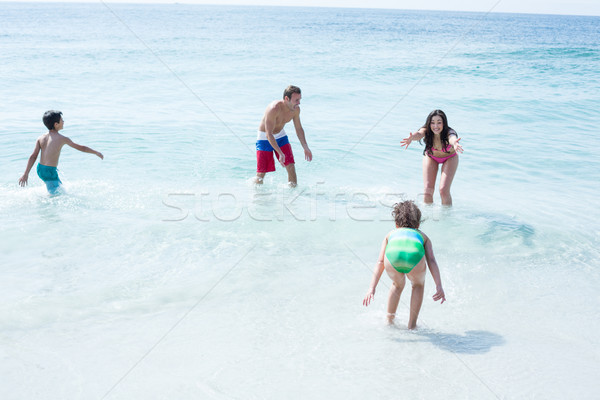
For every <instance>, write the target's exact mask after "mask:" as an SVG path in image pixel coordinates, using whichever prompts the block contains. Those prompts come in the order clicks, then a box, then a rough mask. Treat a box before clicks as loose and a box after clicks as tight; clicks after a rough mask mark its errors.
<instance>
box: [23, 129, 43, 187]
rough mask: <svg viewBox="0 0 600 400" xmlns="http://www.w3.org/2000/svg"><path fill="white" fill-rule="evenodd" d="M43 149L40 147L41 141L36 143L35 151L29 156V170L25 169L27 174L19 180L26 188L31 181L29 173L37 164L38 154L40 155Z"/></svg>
mask: <svg viewBox="0 0 600 400" xmlns="http://www.w3.org/2000/svg"><path fill="white" fill-rule="evenodd" d="M41 149H42V147H41V145H40V139H38V140H36V141H35V148H34V149H33V153H31V155H30V156H29V160H28V161H27V168H25V173H24V174H23V176H22V177H20V178H19V185H21V186H25V185H27V180H28V179H29V172H30V171H31V168H32V167H33V164H35V160H37V157H38V154H40V150H41Z"/></svg>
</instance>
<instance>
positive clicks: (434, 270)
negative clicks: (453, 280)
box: [425, 237, 446, 303]
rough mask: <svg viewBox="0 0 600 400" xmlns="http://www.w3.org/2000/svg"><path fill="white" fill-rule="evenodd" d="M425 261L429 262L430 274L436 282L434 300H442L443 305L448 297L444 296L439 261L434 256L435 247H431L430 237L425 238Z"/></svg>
mask: <svg viewBox="0 0 600 400" xmlns="http://www.w3.org/2000/svg"><path fill="white" fill-rule="evenodd" d="M425 260H427V266H428V267H429V272H430V273H431V277H432V278H433V281H434V282H435V289H436V291H435V294H434V295H433V300H435V301H438V300H442V303H443V302H444V301H446V295H445V294H444V289H443V287H442V278H441V276H440V268H439V267H438V265H437V261H436V260H435V256H434V255H433V246H432V245H431V240H429V238H428V237H426V238H425Z"/></svg>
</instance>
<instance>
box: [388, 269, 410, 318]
mask: <svg viewBox="0 0 600 400" xmlns="http://www.w3.org/2000/svg"><path fill="white" fill-rule="evenodd" d="M383 265H384V266H385V270H386V271H387V273H388V275H389V277H390V278H391V279H392V287H391V288H390V294H389V296H388V307H387V312H388V314H387V320H388V324H390V325H391V324H393V323H394V318H395V317H396V310H397V309H398V303H399V302H400V295H401V294H402V290H404V285H405V283H406V279H405V275H404V274H403V273H400V272H398V271H396V270H395V269H394V267H392V264H390V262H389V261H388V260H387V259H385V260H384V261H383Z"/></svg>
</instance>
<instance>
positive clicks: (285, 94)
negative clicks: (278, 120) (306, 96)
mask: <svg viewBox="0 0 600 400" xmlns="http://www.w3.org/2000/svg"><path fill="white" fill-rule="evenodd" d="M292 93H298V94H302V92H301V91H300V88H299V87H298V86H294V85H290V86H288V87H286V88H285V90H284V91H283V99H284V100H285V98H286V97H287V98H288V99H290V100H291V99H292Z"/></svg>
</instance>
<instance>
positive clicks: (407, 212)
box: [392, 200, 421, 229]
mask: <svg viewBox="0 0 600 400" xmlns="http://www.w3.org/2000/svg"><path fill="white" fill-rule="evenodd" d="M392 216H393V217H394V220H395V221H396V227H398V228H412V229H419V225H421V210H419V207H417V205H416V204H415V203H414V202H413V201H412V200H407V201H403V202H402V203H396V204H394V210H393V211H392Z"/></svg>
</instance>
